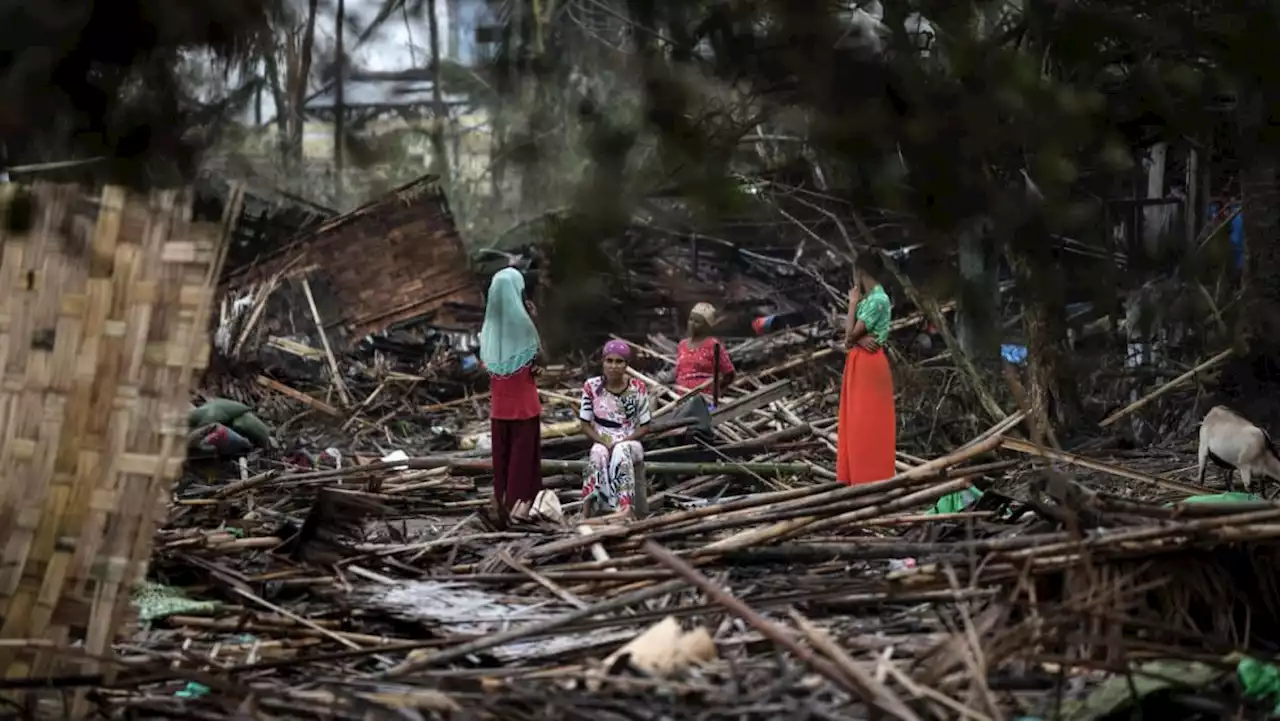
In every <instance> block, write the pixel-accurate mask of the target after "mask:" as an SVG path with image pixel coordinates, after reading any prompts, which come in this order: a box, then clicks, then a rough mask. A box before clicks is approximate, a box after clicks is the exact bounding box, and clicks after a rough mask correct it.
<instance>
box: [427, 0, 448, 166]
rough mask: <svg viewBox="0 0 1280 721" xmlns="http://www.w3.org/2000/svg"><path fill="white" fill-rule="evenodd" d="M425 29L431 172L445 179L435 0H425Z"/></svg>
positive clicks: (443, 113)
mask: <svg viewBox="0 0 1280 721" xmlns="http://www.w3.org/2000/svg"><path fill="white" fill-rule="evenodd" d="M427 29H428V30H429V31H430V33H431V115H432V119H431V172H433V173H435V174H436V175H438V176H440V178H441V179H447V178H448V177H449V151H448V149H446V148H445V144H444V125H445V122H446V121H447V120H448V117H449V111H448V109H446V108H445V106H444V94H443V92H444V91H443V89H442V88H441V87H440V85H441V80H440V19H439V18H437V17H436V0H427Z"/></svg>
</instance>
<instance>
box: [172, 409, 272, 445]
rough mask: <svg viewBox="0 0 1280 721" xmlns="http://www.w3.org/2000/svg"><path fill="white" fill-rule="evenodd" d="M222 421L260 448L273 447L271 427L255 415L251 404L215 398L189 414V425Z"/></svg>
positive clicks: (195, 426)
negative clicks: (250, 406)
mask: <svg viewBox="0 0 1280 721" xmlns="http://www.w3.org/2000/svg"><path fill="white" fill-rule="evenodd" d="M210 423H221V424H222V425H224V426H226V427H228V428H230V429H231V430H233V431H235V432H236V433H239V434H240V435H242V436H244V437H245V438H248V439H249V440H250V441H251V442H252V443H253V445H255V446H257V447H259V448H270V447H271V428H270V427H269V426H267V424H266V423H264V422H263V421H262V419H261V418H259V417H258V416H257V415H255V414H254V413H253V411H252V409H250V408H249V406H246V405H245V404H243V403H241V402H239V401H233V400H231V399H229V398H214V399H212V400H210V401H209V402H208V403H205V404H204V405H202V406H200V407H199V408H192V409H191V412H190V413H188V414H187V425H188V426H189V427H191V428H199V427H201V426H206V425H209V424H210Z"/></svg>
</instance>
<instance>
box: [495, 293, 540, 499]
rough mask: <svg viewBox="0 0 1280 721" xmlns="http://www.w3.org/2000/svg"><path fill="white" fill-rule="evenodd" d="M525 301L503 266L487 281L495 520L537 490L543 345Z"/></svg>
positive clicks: (538, 483)
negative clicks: (539, 392) (538, 384)
mask: <svg viewBox="0 0 1280 721" xmlns="http://www.w3.org/2000/svg"><path fill="white" fill-rule="evenodd" d="M533 315H534V314H533V305H532V304H530V303H529V302H528V301H526V300H525V299H524V276H523V275H522V274H521V273H520V271H519V270H517V269H515V268H503V269H502V270H500V271H498V272H497V273H495V274H494V276H493V280H492V281H490V283H489V297H488V299H487V301H486V305H485V310H484V325H483V326H481V328H480V362H481V363H482V364H483V365H484V369H485V372H487V373H488V374H489V390H490V394H489V428H490V435H491V437H492V445H493V497H494V507H495V509H496V510H497V511H498V514H499V520H505V518H506V516H507V512H509V511H511V510H512V509H513V508H514V507H515V505H516V504H517V503H519V502H520V501H526V502H528V503H533V500H534V498H535V497H536V496H537V495H538V492H539V491H541V490H542V425H541V423H542V421H541V416H542V403H541V401H539V400H538V386H537V383H536V382H535V380H534V379H535V378H536V377H537V376H538V375H539V374H540V373H541V368H540V367H539V365H538V355H539V352H540V351H541V347H542V342H541V339H540V338H539V336H538V328H537V326H536V325H534V322H533Z"/></svg>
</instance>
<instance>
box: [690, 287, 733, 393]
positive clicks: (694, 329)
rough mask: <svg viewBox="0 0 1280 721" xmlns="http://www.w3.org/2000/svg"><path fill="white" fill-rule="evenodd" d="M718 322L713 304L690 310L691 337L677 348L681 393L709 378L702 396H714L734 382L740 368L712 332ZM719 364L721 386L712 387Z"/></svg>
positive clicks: (700, 305) (701, 304) (705, 304)
mask: <svg viewBox="0 0 1280 721" xmlns="http://www.w3.org/2000/svg"><path fill="white" fill-rule="evenodd" d="M715 323H716V308H715V306H713V305H711V304H710V303H699V304H697V305H695V306H694V307H693V310H691V311H689V326H688V332H689V337H688V338H685V339H683V340H681V341H680V345H679V346H678V347H677V349H676V390H677V391H678V392H679V393H686V392H688V391H691V390H693V389H695V388H698V387H699V386H701V385H702V384H704V383H708V382H709V381H710V383H708V385H707V386H706V387H705V388H704V389H703V395H704V396H705V397H706V398H711V397H712V396H713V395H715V396H718V395H719V394H720V393H721V392H723V391H724V389H725V388H727V387H728V386H729V384H730V383H732V382H733V377H734V375H736V374H737V371H736V370H735V369H734V367H733V361H732V360H731V359H730V358H729V352H728V351H727V350H725V348H724V344H723V343H721V342H720V339H719V338H716V337H714V336H712V335H711V329H712V327H714V326H715ZM717 366H718V367H719V370H720V385H719V387H716V388H713V387H712V384H714V383H715V377H716V368H717ZM713 410H714V409H713Z"/></svg>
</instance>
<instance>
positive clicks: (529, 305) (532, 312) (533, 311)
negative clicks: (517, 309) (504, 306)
mask: <svg viewBox="0 0 1280 721" xmlns="http://www.w3.org/2000/svg"><path fill="white" fill-rule="evenodd" d="M524 309H525V312H527V313H528V314H529V317H530V318H537V317H538V309H537V308H534V307H533V301H531V300H526V301H525V302H524Z"/></svg>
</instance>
